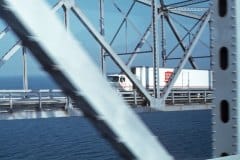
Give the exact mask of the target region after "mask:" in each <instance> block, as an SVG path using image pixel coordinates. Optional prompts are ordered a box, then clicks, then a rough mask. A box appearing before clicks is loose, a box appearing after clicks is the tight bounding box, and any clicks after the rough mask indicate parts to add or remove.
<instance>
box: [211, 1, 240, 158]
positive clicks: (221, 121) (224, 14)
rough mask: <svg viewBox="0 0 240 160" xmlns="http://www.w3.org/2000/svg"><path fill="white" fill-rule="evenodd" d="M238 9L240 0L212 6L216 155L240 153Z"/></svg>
mask: <svg viewBox="0 0 240 160" xmlns="http://www.w3.org/2000/svg"><path fill="white" fill-rule="evenodd" d="M239 8H240V1H239V0H231V1H229V0H225V1H219V0H214V1H213V5H212V9H213V14H212V25H211V33H212V37H211V49H212V50H211V52H212V53H213V58H212V68H213V71H214V74H213V86H214V97H216V98H214V107H213V110H212V115H213V118H212V124H213V125H212V129H213V131H212V133H213V136H212V138H213V140H212V141H213V146H212V147H213V157H221V156H228V155H235V154H240V117H239V116H240V10H239ZM233 159H234V158H233ZM236 159H239V158H236Z"/></svg>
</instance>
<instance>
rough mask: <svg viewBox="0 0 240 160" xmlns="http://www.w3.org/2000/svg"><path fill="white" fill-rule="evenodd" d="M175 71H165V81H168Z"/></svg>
mask: <svg viewBox="0 0 240 160" xmlns="http://www.w3.org/2000/svg"><path fill="white" fill-rule="evenodd" d="M172 74H173V72H172V71H167V72H165V82H168V81H169V79H170V77H171V76H172Z"/></svg>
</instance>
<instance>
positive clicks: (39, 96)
mask: <svg viewBox="0 0 240 160" xmlns="http://www.w3.org/2000/svg"><path fill="white" fill-rule="evenodd" d="M117 92H118V94H119V95H120V96H122V97H123V99H124V100H125V102H127V103H129V104H130V105H131V106H133V108H135V109H136V111H140V112H141V111H153V109H151V108H150V107H147V106H148V103H147V102H146V100H145V99H144V97H143V96H141V95H140V94H139V93H138V92H136V91H128V92H126V91H117ZM150 93H151V92H150ZM212 99H213V95H212V91H209V90H173V91H172V92H171V93H170V94H169V96H168V97H167V99H166V101H165V102H166V106H167V107H166V109H165V110H166V111H181V110H200V109H211V105H212ZM81 115H82V113H81V111H80V108H79V107H78V106H77V105H76V104H75V103H74V101H72V100H71V99H70V98H69V97H67V96H65V95H64V93H63V92H62V91H61V90H58V89H53V90H49V89H41V90H27V91H25V90H0V119H28V118H47V117H67V116H81Z"/></svg>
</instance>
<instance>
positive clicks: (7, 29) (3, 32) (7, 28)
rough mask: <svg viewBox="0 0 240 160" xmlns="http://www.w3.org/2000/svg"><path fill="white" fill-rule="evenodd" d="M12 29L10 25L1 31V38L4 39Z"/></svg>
mask: <svg viewBox="0 0 240 160" xmlns="http://www.w3.org/2000/svg"><path fill="white" fill-rule="evenodd" d="M10 29H11V28H10V27H9V26H7V27H6V28H4V30H3V31H2V32H1V33H0V39H2V38H3V37H4V36H5V35H6V34H7V33H8V32H9V30H10Z"/></svg>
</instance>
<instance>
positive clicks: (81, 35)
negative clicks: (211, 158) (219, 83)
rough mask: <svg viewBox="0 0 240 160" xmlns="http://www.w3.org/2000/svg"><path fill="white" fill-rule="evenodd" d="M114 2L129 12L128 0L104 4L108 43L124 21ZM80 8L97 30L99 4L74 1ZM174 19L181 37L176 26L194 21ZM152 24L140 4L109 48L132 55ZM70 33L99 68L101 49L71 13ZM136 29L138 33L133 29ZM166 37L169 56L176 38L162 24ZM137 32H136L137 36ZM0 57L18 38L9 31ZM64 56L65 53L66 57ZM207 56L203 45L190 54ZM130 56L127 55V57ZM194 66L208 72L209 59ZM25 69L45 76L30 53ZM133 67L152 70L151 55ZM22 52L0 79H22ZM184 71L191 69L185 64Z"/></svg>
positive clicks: (1, 71)
mask: <svg viewBox="0 0 240 160" xmlns="http://www.w3.org/2000/svg"><path fill="white" fill-rule="evenodd" d="M47 2H48V4H49V5H50V6H53V5H54V4H55V3H56V2H57V0H47ZM113 2H115V3H116V4H117V5H118V6H119V8H120V9H121V10H122V12H124V13H126V12H127V10H128V8H129V7H130V6H131V4H132V2H133V1H131V0H128V1H127V0H124V1H123V0H105V3H104V15H105V39H106V41H107V42H108V43H109V42H110V41H111V39H112V37H113V35H114V33H115V32H116V30H117V28H118V26H119V25H120V23H121V21H122V20H123V15H122V14H121V13H119V11H118V10H117V9H116V8H115V7H114V5H113ZM165 2H166V4H170V3H173V2H178V1H173V0H166V1H165ZM76 3H77V5H78V6H79V8H80V9H81V10H82V11H83V12H84V13H85V14H86V16H87V17H88V18H89V20H90V21H91V22H92V23H93V25H94V26H95V28H97V29H98V30H99V9H98V8H99V0H88V1H86V0H76ZM56 14H57V15H58V17H59V19H60V20H61V21H62V22H63V10H62V9H60V10H58V11H57V12H56ZM172 17H173V18H174V19H175V22H174V23H175V25H176V27H177V28H178V31H179V34H180V35H181V36H183V35H184V34H186V31H184V29H183V28H182V27H181V26H180V25H179V24H178V23H179V22H180V23H181V24H182V25H184V26H185V27H187V28H190V27H191V26H192V25H193V24H194V23H195V21H194V20H192V19H189V18H183V17H180V16H176V15H172ZM150 23H151V8H150V7H148V6H145V5H142V4H140V3H136V5H135V6H134V8H133V10H132V12H131V14H130V16H129V18H128V22H127V23H126V24H124V26H123V28H122V29H121V30H120V34H119V36H117V38H116V40H115V41H114V43H113V44H112V48H113V50H114V51H115V52H117V53H123V52H132V51H133V49H134V47H135V46H136V44H137V43H138V41H139V39H140V38H141V35H142V34H143V33H144V31H145V30H146V28H147V26H148V25H149V24H150ZM5 27H6V24H5V23H4V22H3V21H0V30H3V29H4V28H5ZM69 27H70V32H72V33H73V35H74V36H75V37H76V39H77V40H78V41H79V43H81V44H82V45H83V46H84V47H85V48H86V50H87V51H88V52H89V55H90V57H91V58H92V60H93V61H94V62H95V63H96V65H98V66H100V64H99V61H100V51H99V49H100V46H99V44H98V43H97V42H96V41H95V40H94V39H93V38H92V36H91V35H90V34H89V33H88V31H87V30H86V29H85V27H84V26H83V25H82V24H81V22H79V21H78V19H77V18H76V17H75V15H74V14H73V13H70V26H69ZM136 28H137V29H136ZM164 28H165V35H166V36H165V37H166V41H165V43H166V48H167V51H168V52H169V51H170V50H171V49H172V48H173V47H174V46H175V44H176V38H175V37H174V35H173V34H172V31H171V30H170V28H169V26H168V25H167V23H166V22H164ZM136 30H137V32H136ZM201 40H202V41H204V42H205V43H209V33H208V29H206V30H205V31H204V34H203V36H202V38H201ZM0 41H1V43H0V56H3V55H4V54H5V53H6V52H7V51H8V50H9V49H10V48H11V47H12V46H13V45H14V44H15V43H16V41H18V38H17V37H16V36H15V35H14V33H12V31H10V32H9V33H8V34H7V35H6V36H5V37H4V38H3V39H1V40H0ZM148 41H149V43H151V41H152V36H150V37H149V38H148ZM142 50H144V51H149V50H150V46H149V45H148V44H145V45H144V46H143V49H142ZM180 52H181V49H180V48H178V49H177V50H176V52H175V53H174V54H173V55H171V56H172V57H180V56H181V54H182V53H181V54H180ZM66 54H67V53H66ZM200 55H209V50H208V48H206V47H205V46H204V45H202V44H201V43H199V44H198V45H197V47H196V49H195V51H194V53H193V56H200ZM128 56H129V55H128ZM128 56H122V57H121V58H122V59H123V61H126V59H127V58H128ZM106 61H107V68H108V69H107V72H109V73H110V72H111V73H112V72H117V71H118V69H117V67H116V66H115V64H114V63H113V62H112V61H111V59H110V58H107V59H106ZM196 62H197V64H198V65H199V66H200V68H201V69H208V68H209V59H196ZM177 63H178V62H177V61H168V63H167V65H168V67H174V66H175V65H176V64H177ZM27 65H28V75H29V76H46V75H47V74H46V73H45V72H44V71H43V70H42V67H41V65H40V64H39V63H38V62H37V61H36V60H35V59H34V57H33V56H32V55H31V53H30V52H29V51H28V53H27ZM133 65H134V66H152V55H151V53H147V54H141V55H138V56H137V58H136V60H135V61H134V63H133ZM22 66H23V65H22V50H21V49H20V50H19V51H18V52H16V54H15V55H14V56H13V57H12V58H11V59H10V60H9V61H7V62H6V63H5V64H4V65H3V66H2V67H1V69H0V76H1V77H3V76H5V77H6V76H21V75H22V72H23V70H22ZM186 67H188V68H189V67H190V66H189V64H187V66H186Z"/></svg>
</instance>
